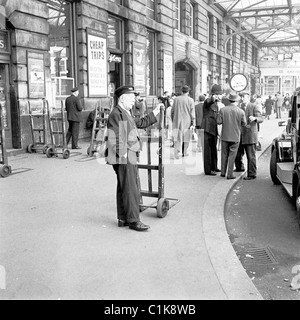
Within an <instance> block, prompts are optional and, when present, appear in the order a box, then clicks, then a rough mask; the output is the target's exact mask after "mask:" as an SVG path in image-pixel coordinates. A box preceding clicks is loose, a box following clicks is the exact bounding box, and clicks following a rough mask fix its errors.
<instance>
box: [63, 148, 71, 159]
mask: <svg viewBox="0 0 300 320" xmlns="http://www.w3.org/2000/svg"><path fill="white" fill-rule="evenodd" d="M69 157H70V150H68V149H65V150H64V151H63V158H64V159H69Z"/></svg>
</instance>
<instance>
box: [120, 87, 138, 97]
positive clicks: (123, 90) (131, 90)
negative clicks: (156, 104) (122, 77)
mask: <svg viewBox="0 0 300 320" xmlns="http://www.w3.org/2000/svg"><path fill="white" fill-rule="evenodd" d="M128 93H134V94H135V95H136V94H137V93H136V92H135V91H134V86H122V87H119V88H117V89H116V90H115V96H116V97H117V98H119V97H121V95H122V94H128Z"/></svg>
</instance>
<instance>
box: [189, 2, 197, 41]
mask: <svg viewBox="0 0 300 320" xmlns="http://www.w3.org/2000/svg"><path fill="white" fill-rule="evenodd" d="M188 10H189V11H188V12H187V34H188V36H190V37H194V25H195V19H194V18H195V15H194V14H195V13H194V12H195V10H194V5H193V4H191V3H190V4H189V5H188Z"/></svg>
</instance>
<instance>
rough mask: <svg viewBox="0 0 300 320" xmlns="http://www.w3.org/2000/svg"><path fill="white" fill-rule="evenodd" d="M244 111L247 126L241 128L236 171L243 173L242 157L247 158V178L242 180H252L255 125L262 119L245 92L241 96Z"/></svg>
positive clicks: (254, 169)
mask: <svg viewBox="0 0 300 320" xmlns="http://www.w3.org/2000/svg"><path fill="white" fill-rule="evenodd" d="M241 96H242V101H243V105H241V107H242V108H244V109H245V116H246V123H247V125H246V126H245V127H243V128H242V134H241V144H240V146H239V149H238V152H237V156H236V158H235V166H236V171H243V170H242V169H244V163H243V155H244V154H245V153H246V156H247V164H248V167H247V177H245V178H244V180H253V179H255V178H256V174H257V167H256V145H257V143H258V128H257V123H262V122H263V118H262V115H261V112H260V111H259V109H258V108H257V106H256V105H255V104H254V103H251V102H250V95H249V93H247V92H243V93H242V94H241Z"/></svg>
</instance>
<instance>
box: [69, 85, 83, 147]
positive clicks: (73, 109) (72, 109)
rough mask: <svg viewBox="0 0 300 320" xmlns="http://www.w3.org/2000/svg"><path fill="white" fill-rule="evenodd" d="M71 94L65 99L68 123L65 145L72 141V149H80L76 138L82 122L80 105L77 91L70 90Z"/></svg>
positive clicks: (76, 88)
mask: <svg viewBox="0 0 300 320" xmlns="http://www.w3.org/2000/svg"><path fill="white" fill-rule="evenodd" d="M71 92H72V94H71V95H70V96H69V97H68V98H67V99H66V102H65V107H66V111H67V120H68V123H69V128H68V132H67V135H66V140H67V145H68V144H69V143H70V141H71V139H72V149H81V148H80V147H79V146H78V137H79V130H80V122H81V121H82V118H81V115H82V105H81V103H80V99H79V97H78V95H79V89H78V87H75V88H73V89H72V90H71Z"/></svg>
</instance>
